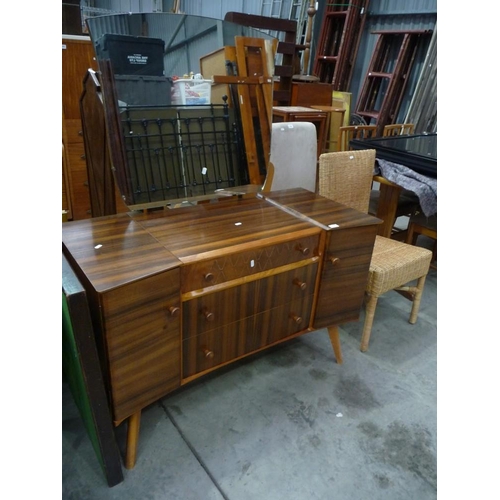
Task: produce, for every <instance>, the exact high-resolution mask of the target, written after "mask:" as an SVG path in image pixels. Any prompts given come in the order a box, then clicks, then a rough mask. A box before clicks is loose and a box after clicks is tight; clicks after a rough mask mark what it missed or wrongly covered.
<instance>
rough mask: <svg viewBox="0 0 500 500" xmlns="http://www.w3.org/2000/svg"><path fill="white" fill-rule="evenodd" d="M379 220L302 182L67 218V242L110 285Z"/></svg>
mask: <svg viewBox="0 0 500 500" xmlns="http://www.w3.org/2000/svg"><path fill="white" fill-rule="evenodd" d="M379 222H380V221H379V219H376V218H374V217H371V216H368V215H367V214H361V213H360V212H357V211H356V210H353V209H350V208H348V207H346V206H344V205H341V204H340V203H336V202H334V201H332V200H328V199H326V198H323V197H321V196H318V195H315V194H313V193H311V192H310V191H307V190H305V189H300V188H297V189H290V190H283V191H275V192H271V193H266V194H255V193H249V194H248V195H246V196H244V197H236V196H235V197H233V198H231V199H223V200H221V201H219V202H218V203H205V204H200V205H196V206H191V207H186V208H178V209H172V210H168V209H166V210H160V211H153V212H150V213H141V212H130V213H124V214H118V215H112V216H105V217H97V218H93V219H84V220H81V221H74V222H66V223H64V224H63V227H62V240H63V247H64V249H65V254H66V255H67V256H70V260H71V261H74V262H77V263H78V265H79V266H80V267H81V268H82V270H83V271H84V272H85V274H86V276H87V278H88V279H89V280H90V281H91V282H92V283H93V284H94V286H95V287H96V289H97V290H100V291H103V290H106V289H110V288H114V287H117V286H120V285H122V284H124V283H126V282H129V281H131V280H132V281H133V280H135V279H140V278H143V277H146V276H149V275H152V274H156V273H159V272H161V271H164V270H167V269H173V268H175V267H178V266H181V265H185V264H189V263H190V262H195V261H199V260H203V259H208V258H212V257H214V256H216V255H222V254H228V253H234V252H238V251H241V250H242V249H249V248H256V247H261V246H266V245H273V244H275V243H276V242H278V241H284V240H291V239H294V238H296V237H298V236H307V235H312V234H318V233H319V232H320V231H321V230H322V229H323V230H326V231H336V230H339V229H342V228H349V227H354V226H364V225H372V224H377V223H379Z"/></svg>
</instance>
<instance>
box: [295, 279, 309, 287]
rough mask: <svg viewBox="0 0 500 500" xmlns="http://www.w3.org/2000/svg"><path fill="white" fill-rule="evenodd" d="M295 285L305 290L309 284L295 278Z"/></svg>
mask: <svg viewBox="0 0 500 500" xmlns="http://www.w3.org/2000/svg"><path fill="white" fill-rule="evenodd" d="M293 284H294V285H296V286H298V287H299V288H300V289H301V290H305V289H306V288H307V283H306V282H305V281H300V280H299V278H295V279H294V280H293Z"/></svg>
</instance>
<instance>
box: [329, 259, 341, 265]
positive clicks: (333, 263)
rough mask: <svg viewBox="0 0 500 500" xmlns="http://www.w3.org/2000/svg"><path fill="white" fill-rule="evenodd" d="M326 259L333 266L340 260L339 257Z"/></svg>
mask: <svg viewBox="0 0 500 500" xmlns="http://www.w3.org/2000/svg"><path fill="white" fill-rule="evenodd" d="M328 260H329V261H330V262H331V263H332V265H333V266H337V265H338V263H339V262H340V259H339V258H338V257H329V258H328Z"/></svg>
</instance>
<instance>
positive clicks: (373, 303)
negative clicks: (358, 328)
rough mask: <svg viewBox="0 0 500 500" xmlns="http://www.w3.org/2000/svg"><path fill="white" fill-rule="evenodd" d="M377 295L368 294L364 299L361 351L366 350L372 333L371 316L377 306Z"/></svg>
mask: <svg viewBox="0 0 500 500" xmlns="http://www.w3.org/2000/svg"><path fill="white" fill-rule="evenodd" d="M377 301H378V297H376V296H375V295H368V297H367V300H366V309H365V324H364V325H363V334H362V335H361V346H360V349H361V351H362V352H366V351H367V350H368V343H369V342H370V335H371V333H372V326H373V318H374V316H375V309H376V308H377Z"/></svg>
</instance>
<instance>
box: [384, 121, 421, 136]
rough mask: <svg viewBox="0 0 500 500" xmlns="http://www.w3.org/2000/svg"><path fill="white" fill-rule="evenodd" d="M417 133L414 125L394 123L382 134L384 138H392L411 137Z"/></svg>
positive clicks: (387, 126)
mask: <svg viewBox="0 0 500 500" xmlns="http://www.w3.org/2000/svg"><path fill="white" fill-rule="evenodd" d="M414 131H415V125H414V124H413V123H393V124H392V125H386V126H385V127H384V130H383V132H382V136H383V137H391V136H395V135H411V134H413V132H414Z"/></svg>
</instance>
